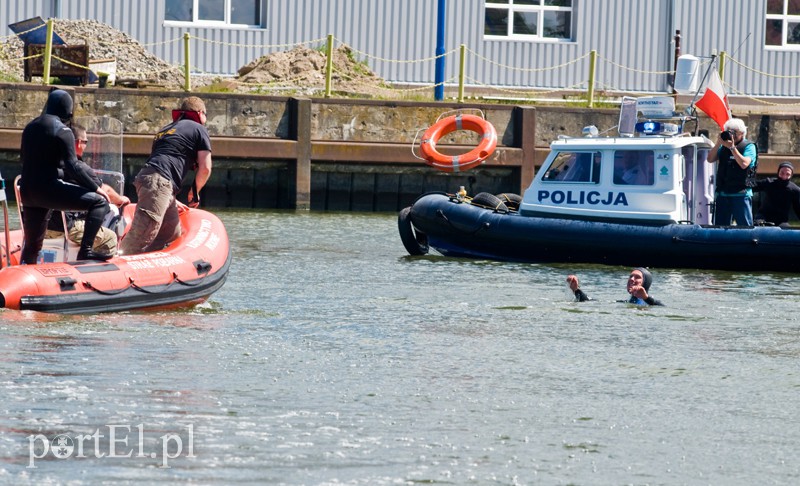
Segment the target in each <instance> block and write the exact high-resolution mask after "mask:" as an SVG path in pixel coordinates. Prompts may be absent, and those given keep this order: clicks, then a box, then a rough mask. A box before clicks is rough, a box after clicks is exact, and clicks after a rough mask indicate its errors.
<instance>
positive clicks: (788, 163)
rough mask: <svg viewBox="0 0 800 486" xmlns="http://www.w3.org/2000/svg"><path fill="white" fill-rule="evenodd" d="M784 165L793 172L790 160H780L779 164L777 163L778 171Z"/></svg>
mask: <svg viewBox="0 0 800 486" xmlns="http://www.w3.org/2000/svg"><path fill="white" fill-rule="evenodd" d="M784 167H788V168H789V170H791V171H792V174H794V166H793V165H792V163H791V162H781V163H780V164H778V172H780V171H781V169H783V168H784Z"/></svg>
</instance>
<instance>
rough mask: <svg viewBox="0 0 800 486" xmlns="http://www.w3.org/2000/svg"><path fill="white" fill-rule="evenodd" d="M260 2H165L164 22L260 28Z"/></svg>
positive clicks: (237, 0)
mask: <svg viewBox="0 0 800 486" xmlns="http://www.w3.org/2000/svg"><path fill="white" fill-rule="evenodd" d="M261 2H262V0H167V4H166V13H165V15H164V20H166V21H167V22H191V23H194V24H205V25H220V24H223V25H244V26H250V27H261Z"/></svg>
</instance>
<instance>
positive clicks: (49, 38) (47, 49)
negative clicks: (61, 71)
mask: <svg viewBox="0 0 800 486" xmlns="http://www.w3.org/2000/svg"><path fill="white" fill-rule="evenodd" d="M52 54H53V19H47V34H46V37H45V40H44V70H43V71H42V83H44V84H45V85H48V84H50V62H51V61H52Z"/></svg>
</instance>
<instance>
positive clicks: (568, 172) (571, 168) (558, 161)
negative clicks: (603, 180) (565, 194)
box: [542, 152, 603, 184]
mask: <svg viewBox="0 0 800 486" xmlns="http://www.w3.org/2000/svg"><path fill="white" fill-rule="evenodd" d="M602 158H603V157H602V154H601V153H600V152H559V153H558V154H557V155H556V157H555V159H553V163H551V164H550V166H549V167H548V168H547V169H546V171H545V174H544V176H542V180H543V181H548V182H590V183H594V184H598V183H599V182H600V160H601V159H602Z"/></svg>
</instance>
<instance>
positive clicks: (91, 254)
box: [78, 248, 114, 262]
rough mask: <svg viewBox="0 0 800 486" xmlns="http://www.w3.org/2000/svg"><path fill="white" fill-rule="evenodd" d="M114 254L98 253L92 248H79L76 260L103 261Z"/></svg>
mask: <svg viewBox="0 0 800 486" xmlns="http://www.w3.org/2000/svg"><path fill="white" fill-rule="evenodd" d="M113 256H114V255H109V254H106V253H98V252H96V251H94V250H84V249H83V248H81V250H80V251H79V252H78V260H97V261H101V262H104V261H106V260H110V259H111V258H112V257H113Z"/></svg>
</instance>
